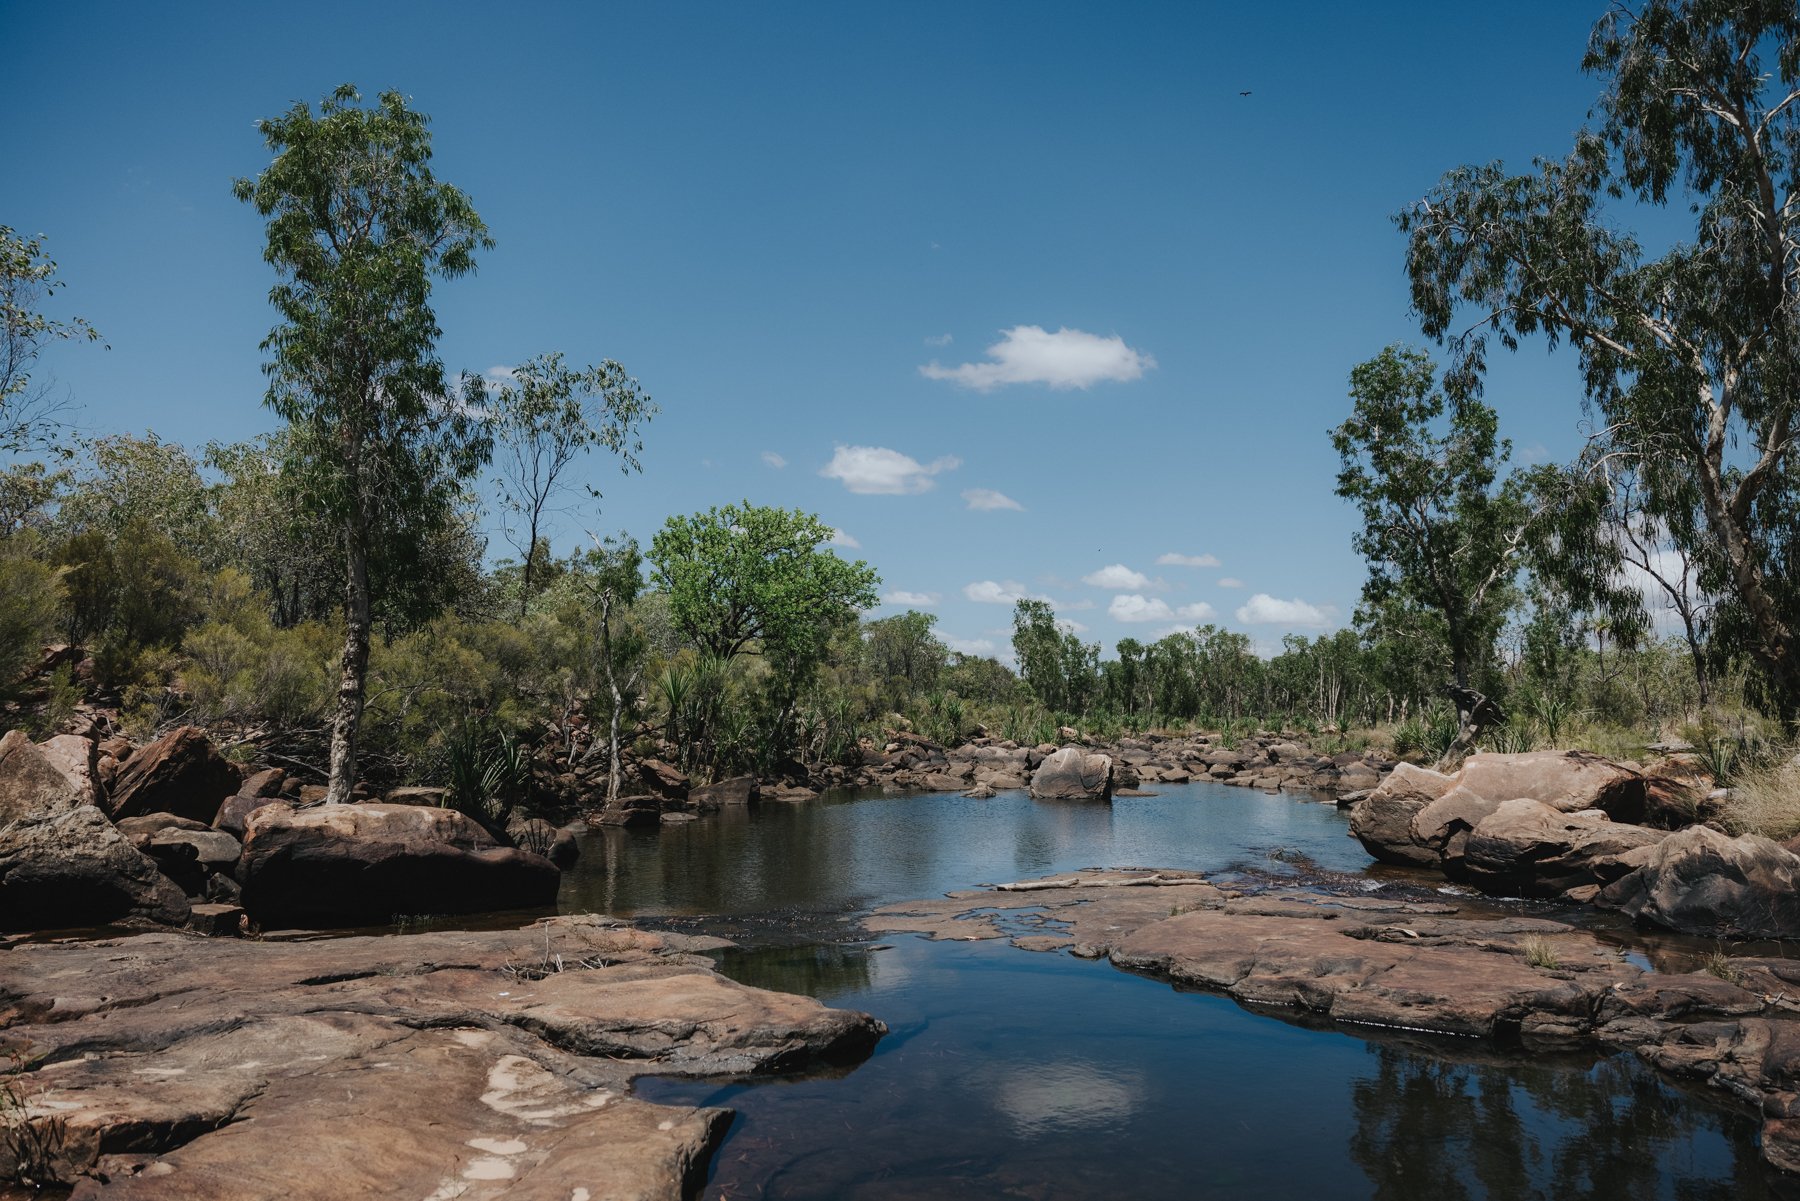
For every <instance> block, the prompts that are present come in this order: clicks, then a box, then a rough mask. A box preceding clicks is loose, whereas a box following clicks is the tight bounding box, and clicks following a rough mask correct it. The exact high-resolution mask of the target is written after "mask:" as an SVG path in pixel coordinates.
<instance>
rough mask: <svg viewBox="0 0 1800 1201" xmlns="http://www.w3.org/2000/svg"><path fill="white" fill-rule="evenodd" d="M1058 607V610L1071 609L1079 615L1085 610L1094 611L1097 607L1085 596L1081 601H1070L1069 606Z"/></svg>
mask: <svg viewBox="0 0 1800 1201" xmlns="http://www.w3.org/2000/svg"><path fill="white" fill-rule="evenodd" d="M1056 607H1057V608H1058V609H1069V610H1071V611H1073V612H1076V613H1079V612H1081V611H1082V610H1084V609H1092V608H1094V607H1095V605H1094V602H1093V601H1092V600H1091V599H1089V598H1088V597H1085V596H1084V597H1082V598H1081V599H1080V600H1076V601H1069V602H1068V603H1067V604H1062V605H1058V606H1056Z"/></svg>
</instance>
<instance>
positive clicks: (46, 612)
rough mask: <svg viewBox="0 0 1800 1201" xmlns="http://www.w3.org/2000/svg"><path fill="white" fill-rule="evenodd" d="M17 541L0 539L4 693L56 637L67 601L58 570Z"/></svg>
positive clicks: (0, 659)
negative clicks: (63, 607) (32, 555)
mask: <svg viewBox="0 0 1800 1201" xmlns="http://www.w3.org/2000/svg"><path fill="white" fill-rule="evenodd" d="M14 541H16V540H12V539H9V540H8V541H7V542H0V694H3V693H4V692H6V691H8V690H10V689H11V688H12V687H13V686H14V685H15V684H17V683H18V681H19V679H20V677H21V676H23V675H24V674H25V672H27V671H28V670H30V669H31V668H32V667H33V666H34V665H36V664H37V662H38V660H39V658H40V656H42V654H43V653H44V646H45V644H46V643H48V642H50V641H52V640H53V639H54V638H55V637H56V631H57V625H58V624H59V620H58V619H59V617H60V615H61V612H62V604H63V593H62V583H61V580H60V577H59V574H58V572H57V571H56V570H55V569H54V568H52V567H50V566H48V565H46V564H44V563H40V562H38V561H37V560H36V559H33V558H30V557H28V556H27V555H26V554H25V553H24V550H25V547H24V546H23V545H19V546H14V545H13V542H14Z"/></svg>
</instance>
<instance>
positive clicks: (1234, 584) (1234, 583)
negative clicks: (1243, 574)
mask: <svg viewBox="0 0 1800 1201" xmlns="http://www.w3.org/2000/svg"><path fill="white" fill-rule="evenodd" d="M1243 586H1244V581H1242V580H1240V579H1238V578H1237V577H1236V576H1232V575H1228V576H1226V577H1225V578H1224V579H1222V580H1220V581H1219V587H1221V588H1242V587H1243Z"/></svg>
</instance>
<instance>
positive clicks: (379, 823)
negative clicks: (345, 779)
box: [238, 804, 561, 925]
mask: <svg viewBox="0 0 1800 1201" xmlns="http://www.w3.org/2000/svg"><path fill="white" fill-rule="evenodd" d="M560 878H561V873H559V872H558V871H557V869H556V866H555V865H554V864H553V863H551V862H550V861H549V860H548V859H546V858H544V857H542V856H540V855H533V854H530V853H529V852H526V851H521V850H518V849H516V848H513V847H502V846H500V845H499V844H498V843H496V842H495V840H494V838H493V836H492V835H490V834H489V833H488V832H487V831H486V830H484V829H482V827H481V826H480V825H479V824H478V823H476V822H475V821H474V820H473V819H471V818H469V817H468V816H466V815H465V814H462V813H459V812H457V811H456V810H454V809H430V808H426V807H424V806H419V805H387V804H366V805H320V806H317V807H315V808H311V809H293V808H290V807H288V806H285V805H269V806H266V807H264V808H262V809H258V810H256V811H255V812H254V813H252V814H251V815H250V818H249V821H248V822H247V823H246V825H245V833H244V853H243V858H242V859H241V860H239V863H238V880H239V882H240V883H242V885H243V886H244V908H245V909H247V910H249V912H250V913H251V915H252V916H254V917H255V918H256V919H257V920H258V921H260V922H262V923H263V924H264V925H269V924H275V923H282V924H291V925H348V924H354V923H358V922H385V921H388V920H389V919H390V918H392V917H394V916H395V915H397V914H428V913H480V912H485V911H490V910H500V909H534V908H540V907H543V906H547V905H551V904H554V903H555V901H556V890H557V885H558V883H559V881H560Z"/></svg>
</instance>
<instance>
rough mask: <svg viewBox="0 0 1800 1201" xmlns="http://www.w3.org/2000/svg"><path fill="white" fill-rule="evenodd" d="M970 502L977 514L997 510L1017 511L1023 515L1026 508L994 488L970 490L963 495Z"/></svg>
mask: <svg viewBox="0 0 1800 1201" xmlns="http://www.w3.org/2000/svg"><path fill="white" fill-rule="evenodd" d="M962 498H963V499H964V500H966V501H968V502H969V507H970V508H971V509H974V510H976V511H977V512H981V513H987V512H992V511H993V510H995V509H1016V510H1018V511H1019V512H1021V513H1023V512H1024V511H1025V506H1024V505H1022V504H1020V503H1019V502H1018V501H1016V500H1014V499H1013V498H1012V497H1010V496H1008V495H1007V494H1006V493H1004V492H996V491H994V490H993V489H992V488H970V489H969V490H968V491H966V492H964V493H963V494H962Z"/></svg>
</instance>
